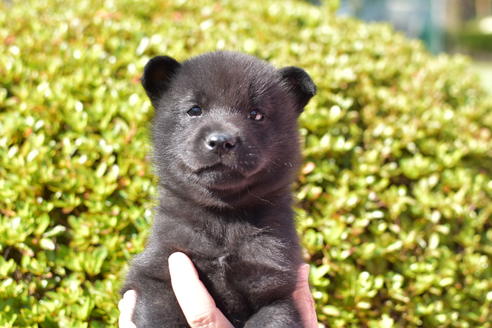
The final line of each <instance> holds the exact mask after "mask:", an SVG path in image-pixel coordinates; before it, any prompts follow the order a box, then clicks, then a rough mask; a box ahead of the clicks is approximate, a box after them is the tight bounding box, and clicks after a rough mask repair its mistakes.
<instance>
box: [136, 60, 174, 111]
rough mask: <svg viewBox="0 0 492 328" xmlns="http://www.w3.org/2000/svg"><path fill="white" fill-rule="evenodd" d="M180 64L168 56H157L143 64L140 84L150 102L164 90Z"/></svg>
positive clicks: (154, 100)
mask: <svg viewBox="0 0 492 328" xmlns="http://www.w3.org/2000/svg"><path fill="white" fill-rule="evenodd" d="M180 67H181V64H180V63H179V62H178V61H176V60H175V59H174V58H171V57H168V56H157V57H154V58H152V59H151V60H149V62H148V63H147V64H146V65H145V68H144V74H143V76H142V85H143V87H144V89H145V92H146V93H147V96H149V98H150V100H151V101H152V104H153V105H154V106H155V105H156V101H157V100H158V99H159V97H160V96H161V95H162V94H163V93H164V91H166V90H167V89H168V87H169V84H170V83H171V80H172V78H173V76H174V75H175V74H176V72H177V71H178V69H179V68H180Z"/></svg>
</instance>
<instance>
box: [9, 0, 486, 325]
mask: <svg viewBox="0 0 492 328" xmlns="http://www.w3.org/2000/svg"><path fill="white" fill-rule="evenodd" d="M215 49H232V50H240V51H244V52H248V53H251V54H254V55H256V56H259V57H261V58H264V59H266V60H269V61H271V62H272V63H273V64H275V65H277V66H279V67H280V66H285V65H298V66H301V67H304V68H306V70H307V71H308V72H309V73H310V74H311V75H312V77H313V79H314V80H315V81H316V83H317V85H318V90H319V93H318V95H317V96H316V97H315V98H314V99H313V101H312V103H311V104H310V105H309V106H308V108H307V109H306V111H305V113H304V114H303V115H302V116H301V132H302V135H303V137H304V140H305V141H304V146H305V147H304V148H305V150H304V155H305V165H304V167H303V168H302V172H301V174H300V177H299V182H298V183H297V185H296V193H297V197H298V199H299V206H298V210H297V212H298V217H299V220H298V227H299V233H300V234H301V235H302V241H303V244H304V246H305V249H306V252H305V257H306V260H307V261H309V262H310V263H311V264H312V270H311V274H312V275H311V281H312V287H313V288H312V291H313V295H314V297H315V299H316V304H317V310H318V316H319V320H320V322H322V323H324V324H325V325H326V326H329V327H489V328H490V327H492V324H491V322H492V310H491V309H492V304H491V303H492V266H491V257H492V223H491V218H492V103H491V101H490V98H487V96H486V95H485V93H484V92H483V91H481V89H480V88H479V86H478V78H477V77H476V76H474V75H472V74H470V73H469V71H468V70H469V63H468V60H467V59H464V58H461V57H452V58H449V57H446V56H438V57H434V56H431V55H430V54H428V53H427V52H426V51H425V50H424V49H423V47H422V45H421V44H420V43H419V42H416V41H409V40H407V39H405V38H404V37H403V36H402V35H400V34H397V33H395V32H393V31H392V30H391V29H390V28H389V27H387V26H384V25H366V24H362V23H359V22H357V21H354V20H349V19H341V18H337V17H334V16H333V15H332V13H331V12H330V10H329V9H328V8H327V7H316V6H312V5H310V4H308V3H305V2H301V1H293V0H286V1H262V0H254V1H234V0H229V1H220V2H216V1H212V0H199V1H184V0H180V1H171V0H167V1H158V0H154V1H140V2H137V1H130V0H118V1H116V0H113V1H110V0H108V1H95V0H83V1H82V0H80V1H61V0H49V1H27V0H26V1H24V0H22V1H21V0H18V1H14V3H13V4H9V2H5V1H3V2H2V1H0V131H1V132H0V254H1V257H0V327H107V326H110V325H115V324H116V321H117V316H118V311H117V308H116V304H117V301H118V298H119V296H118V293H117V291H118V288H119V286H120V284H121V280H122V277H123V276H124V271H125V269H126V268H127V262H128V260H129V259H130V258H131V256H132V255H133V254H135V253H137V252H139V251H140V250H142V248H143V245H144V242H145V238H146V236H147V230H148V228H149V225H150V222H151V220H152V206H153V196H154V195H155V182H156V181H155V178H154V177H153V175H152V170H151V167H150V164H149V161H148V159H147V157H146V156H147V153H148V150H149V145H148V136H147V128H148V125H147V123H148V121H149V119H150V117H151V115H152V110H151V107H150V104H149V101H148V100H147V99H146V97H145V95H144V92H143V90H142V88H141V86H140V85H139V81H138V80H139V76H140V74H141V71H142V68H143V65H144V64H145V63H146V61H147V60H148V59H149V58H150V57H152V56H154V55H157V54H169V55H172V56H175V57H177V58H178V59H185V58H188V57H190V56H192V55H196V54H199V53H202V52H206V51H210V50H215Z"/></svg>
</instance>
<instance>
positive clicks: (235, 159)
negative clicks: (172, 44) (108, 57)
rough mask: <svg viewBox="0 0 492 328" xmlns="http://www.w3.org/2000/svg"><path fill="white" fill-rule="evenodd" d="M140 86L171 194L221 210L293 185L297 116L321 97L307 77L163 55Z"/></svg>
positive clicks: (232, 60) (211, 57)
mask: <svg viewBox="0 0 492 328" xmlns="http://www.w3.org/2000/svg"><path fill="white" fill-rule="evenodd" d="M142 84H143V87H144V88H145V91H146V92H147V95H148V96H149V98H150V99H151V101H152V104H153V106H154V107H155V109H156V113H155V119H154V124H153V143H154V160H155V164H156V166H157V171H158V174H159V177H160V178H161V182H162V183H163V184H165V185H166V187H168V188H173V187H174V188H176V192H183V193H185V194H188V195H189V198H190V199H193V200H198V201H200V202H201V203H205V204H214V205H217V202H216V201H217V198H220V199H221V202H220V203H221V204H222V203H224V202H225V203H228V202H233V200H234V201H238V200H239V198H241V199H242V200H244V198H247V197H248V196H247V195H253V196H254V197H257V198H261V197H263V196H265V195H267V194H268V193H270V192H273V191H275V190H276V189H279V188H282V187H285V186H288V185H289V184H290V183H291V182H292V179H293V177H294V173H295V171H296V169H297V167H298V164H299V159H300V156H299V140H298V134H297V117H298V115H299V114H300V113H301V112H302V110H303V108H304V106H305V105H306V104H307V102H308V101H309V99H310V98H311V97H312V96H313V95H314V94H315V92H316V87H315V85H314V83H313V82H312V80H311V78H310V77H309V75H308V74H307V73H306V72H305V71H304V70H302V69H300V68H297V67H286V68H282V69H275V68H274V67H272V66H271V65H269V64H267V63H266V62H263V61H261V60H259V59H257V58H255V57H252V56H248V55H244V54H240V53H234V52H214V53H208V54H204V55H201V56H198V57H194V58H192V59H190V60H187V61H185V62H183V63H179V62H178V61H176V60H175V59H173V58H171V57H166V56H158V57H155V58H153V59H151V60H150V61H149V63H148V64H147V65H146V67H145V71H144V75H143V77H142ZM246 191H248V192H246ZM207 198H209V199H207Z"/></svg>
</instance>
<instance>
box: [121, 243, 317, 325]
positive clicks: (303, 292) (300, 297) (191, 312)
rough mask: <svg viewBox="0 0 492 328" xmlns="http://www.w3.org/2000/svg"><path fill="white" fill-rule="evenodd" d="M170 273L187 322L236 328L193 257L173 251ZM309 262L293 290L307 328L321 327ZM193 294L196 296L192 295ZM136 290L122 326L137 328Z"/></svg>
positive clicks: (129, 295) (124, 306) (128, 298)
mask: <svg viewBox="0 0 492 328" xmlns="http://www.w3.org/2000/svg"><path fill="white" fill-rule="evenodd" d="M168 261H169V272H170V274H171V285H172V288H173V291H174V294H175V295H176V298H177V300H178V303H179V306H180V307H181V309H182V311H183V313H184V315H185V317H186V320H187V321H188V324H189V325H190V326H191V327H192V328H200V327H207V328H233V326H232V324H231V323H230V322H229V320H227V318H226V317H225V316H224V314H222V312H221V311H220V310H219V309H218V308H217V306H216V305H215V302H214V300H213V298H212V296H210V294H209V293H208V291H207V289H206V288H205V286H204V285H203V283H202V282H201V281H200V279H199V278H198V273H197V271H196V269H195V267H194V266H193V263H192V262H191V260H190V259H189V258H188V257H187V256H186V255H185V254H183V253H179V252H178V253H173V254H171V256H169V260H168ZM308 276H309V265H308V264H303V265H301V267H300V268H299V271H298V277H299V280H298V282H297V286H296V290H295V291H294V293H293V297H294V300H295V302H296V305H297V307H298V309H299V312H300V313H301V317H302V320H303V322H304V327H305V328H316V327H318V323H317V319H316V311H315V308H314V301H313V298H312V296H311V292H310V290H309V283H308ZM189 295H193V297H189ZM136 297H137V296H136V293H135V291H133V290H129V291H127V292H126V293H125V294H124V295H123V298H122V299H121V300H120V302H119V304H118V308H119V310H120V318H119V327H120V328H136V326H135V324H134V323H133V322H132V321H131V318H132V315H133V310H134V308H135V302H136Z"/></svg>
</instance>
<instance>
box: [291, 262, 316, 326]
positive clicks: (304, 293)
mask: <svg viewBox="0 0 492 328" xmlns="http://www.w3.org/2000/svg"><path fill="white" fill-rule="evenodd" d="M297 274H298V280H297V285H296V290H295V291H294V294H293V297H294V301H295V302H296V305H297V308H298V309H299V312H300V313H301V317H302V321H303V322H304V327H306V328H316V327H318V319H317V317H316V309H315V306H314V300H313V297H312V295H311V290H310V289H309V264H303V265H301V266H300V267H299V270H298V273H297Z"/></svg>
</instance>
